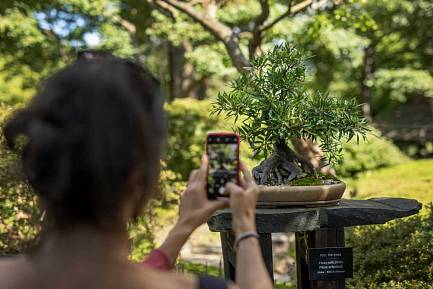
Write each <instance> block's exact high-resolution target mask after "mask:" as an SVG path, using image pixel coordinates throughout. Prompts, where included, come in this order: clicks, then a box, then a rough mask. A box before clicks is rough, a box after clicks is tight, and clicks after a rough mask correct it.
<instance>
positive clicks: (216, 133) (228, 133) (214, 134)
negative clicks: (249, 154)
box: [206, 132, 240, 192]
mask: <svg viewBox="0 0 433 289" xmlns="http://www.w3.org/2000/svg"><path fill="white" fill-rule="evenodd" d="M209 136H220V137H225V136H230V137H236V140H237V142H236V144H237V152H236V155H237V169H236V170H237V177H236V179H237V183H238V184H239V183H240V181H239V178H240V176H239V171H240V164H239V143H240V137H239V135H238V134H237V133H235V132H209V133H207V135H206V155H207V154H208V137H209ZM207 180H208V178H207V176H206V192H207V191H208V182H207Z"/></svg>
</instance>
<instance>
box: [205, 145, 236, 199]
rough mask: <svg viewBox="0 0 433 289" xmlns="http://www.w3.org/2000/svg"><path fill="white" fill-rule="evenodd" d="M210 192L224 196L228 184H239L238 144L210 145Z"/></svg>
mask: <svg viewBox="0 0 433 289" xmlns="http://www.w3.org/2000/svg"><path fill="white" fill-rule="evenodd" d="M208 157H209V174H208V187H209V192H210V193H212V194H214V193H217V194H219V195H223V194H224V186H225V184H226V183H227V182H233V183H236V182H237V166H238V164H237V161H238V159H237V144H224V143H218V144H209V148H208Z"/></svg>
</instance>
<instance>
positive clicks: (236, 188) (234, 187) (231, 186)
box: [225, 182, 244, 195]
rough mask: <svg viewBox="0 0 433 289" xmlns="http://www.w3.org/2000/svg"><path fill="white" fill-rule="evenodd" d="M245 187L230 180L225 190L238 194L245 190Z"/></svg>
mask: <svg viewBox="0 0 433 289" xmlns="http://www.w3.org/2000/svg"><path fill="white" fill-rule="evenodd" d="M243 190H244V189H243V188H241V187H239V186H238V185H236V184H233V183H231V182H228V183H227V184H226V186H225V191H226V192H228V193H229V194H230V195H232V194H236V193H237V192H240V191H243Z"/></svg>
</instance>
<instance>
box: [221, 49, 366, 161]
mask: <svg viewBox="0 0 433 289" xmlns="http://www.w3.org/2000/svg"><path fill="white" fill-rule="evenodd" d="M306 59H307V58H306V56H305V54H304V53H303V52H302V51H301V50H298V49H296V48H295V47H293V46H292V45H289V44H283V45H280V46H276V47H274V48H273V49H272V50H270V51H269V52H267V53H264V54H262V55H261V56H259V57H257V58H255V59H254V61H253V67H252V68H251V69H250V71H249V72H246V73H243V74H241V75H240V76H239V77H238V78H237V79H236V80H235V81H233V83H232V90H231V91H229V92H223V93H220V94H219V95H218V98H217V100H216V101H215V103H214V106H215V107H214V112H216V113H218V114H219V113H222V112H225V113H226V115H227V117H234V119H235V122H236V121H237V120H238V119H240V120H241V121H242V124H241V125H239V127H238V131H239V133H240V134H241V136H242V137H243V138H244V139H246V140H247V141H248V143H249V144H250V146H251V147H252V149H253V150H254V151H256V152H264V154H265V155H268V154H269V153H271V152H272V151H273V146H274V144H276V143H278V142H281V141H284V142H288V141H289V140H290V138H292V137H296V138H305V139H308V140H311V141H313V142H319V145H320V147H321V148H322V150H323V151H324V152H325V154H326V156H327V157H328V159H329V160H330V161H334V160H336V159H337V160H338V159H340V157H341V155H340V152H341V142H342V141H343V140H346V139H348V140H350V139H352V137H354V136H356V138H357V139H358V138H359V136H364V135H365V134H366V132H367V131H368V128H367V126H366V122H365V120H364V119H363V118H361V116H360V113H359V110H358V105H357V104H356V103H355V102H354V101H352V100H348V99H342V98H336V97H333V96H330V95H328V94H320V93H311V92H309V91H308V90H307V88H306V87H305V84H304V81H305V61H306Z"/></svg>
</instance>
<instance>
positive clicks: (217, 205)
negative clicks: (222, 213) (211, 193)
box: [208, 199, 230, 213]
mask: <svg viewBox="0 0 433 289" xmlns="http://www.w3.org/2000/svg"><path fill="white" fill-rule="evenodd" d="M208 204H209V205H208V210H209V212H212V213H213V212H216V211H217V210H222V209H224V208H228V207H229V205H230V199H221V200H214V201H209V203H208Z"/></svg>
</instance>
